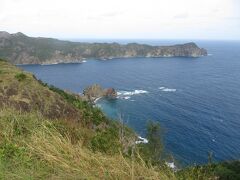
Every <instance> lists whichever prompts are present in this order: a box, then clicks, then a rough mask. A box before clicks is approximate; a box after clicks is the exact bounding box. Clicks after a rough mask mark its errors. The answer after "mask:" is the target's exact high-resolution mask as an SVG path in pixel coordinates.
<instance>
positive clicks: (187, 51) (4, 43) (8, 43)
mask: <svg viewBox="0 0 240 180" xmlns="http://www.w3.org/2000/svg"><path fill="white" fill-rule="evenodd" d="M206 55H207V51H206V50H205V49H203V48H199V47H198V46H197V45H196V44H195V43H193V42H191V43H186V44H180V45H173V46H150V45H146V44H137V43H130V44H126V45H122V44H118V43H80V42H70V41H60V40H57V39H51V38H33V37H28V36H26V35H24V34H23V33H16V34H9V33H7V32H0V57H1V58H5V59H7V60H8V61H10V62H12V63H14V64H55V63H73V62H82V61H83V60H84V59H91V58H95V59H102V60H108V59H112V58H130V57H173V56H180V57H199V56H206Z"/></svg>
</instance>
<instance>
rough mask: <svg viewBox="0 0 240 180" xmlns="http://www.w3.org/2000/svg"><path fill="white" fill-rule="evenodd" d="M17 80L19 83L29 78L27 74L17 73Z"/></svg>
mask: <svg viewBox="0 0 240 180" xmlns="http://www.w3.org/2000/svg"><path fill="white" fill-rule="evenodd" d="M15 78H16V79H17V80H18V81H23V80H24V79H26V78H27V76H26V74H24V73H17V74H16V75H15Z"/></svg>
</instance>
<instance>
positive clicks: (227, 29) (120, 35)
mask: <svg viewBox="0 0 240 180" xmlns="http://www.w3.org/2000/svg"><path fill="white" fill-rule="evenodd" d="M0 31H8V32H10V33H15V32H23V33H25V34H27V35H29V36H34V37H39V36H41V37H55V38H60V39H74V38H77V39H214V40H217V39H219V40H240V0H38V1H36V0H0Z"/></svg>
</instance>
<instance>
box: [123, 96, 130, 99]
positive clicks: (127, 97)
mask: <svg viewBox="0 0 240 180" xmlns="http://www.w3.org/2000/svg"><path fill="white" fill-rule="evenodd" d="M130 98H131V97H130V96H126V97H123V99H130Z"/></svg>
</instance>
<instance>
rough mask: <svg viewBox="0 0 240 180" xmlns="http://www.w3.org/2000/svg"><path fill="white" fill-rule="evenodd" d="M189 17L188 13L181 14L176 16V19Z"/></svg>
mask: <svg viewBox="0 0 240 180" xmlns="http://www.w3.org/2000/svg"><path fill="white" fill-rule="evenodd" d="M188 17H189V14H188V13H181V14H177V15H176V16H174V19H187V18H188Z"/></svg>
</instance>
